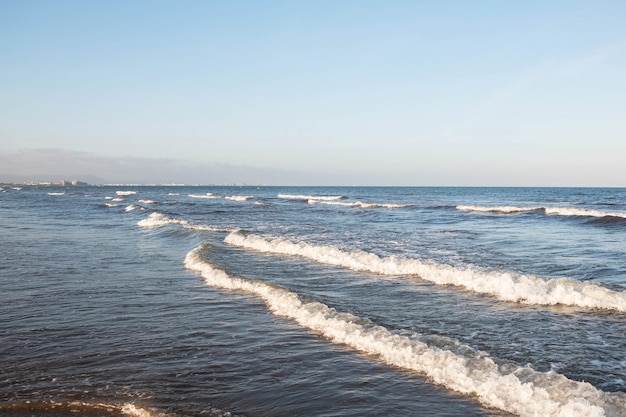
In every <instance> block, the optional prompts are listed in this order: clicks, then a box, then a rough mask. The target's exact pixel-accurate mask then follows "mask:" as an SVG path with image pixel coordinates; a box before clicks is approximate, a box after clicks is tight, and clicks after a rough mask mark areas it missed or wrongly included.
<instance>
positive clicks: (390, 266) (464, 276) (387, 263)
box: [225, 232, 626, 312]
mask: <svg viewBox="0 0 626 417" xmlns="http://www.w3.org/2000/svg"><path fill="white" fill-rule="evenodd" d="M225 242H226V243H228V244H230V245H233V246H238V247H242V248H246V249H252V250H256V251H259V252H265V253H274V254H282V255H295V256H302V257H304V258H307V259H311V260H314V261H317V262H320V263H324V264H328V265H334V266H340V267H345V268H349V269H352V270H354V271H363V272H372V273H376V274H381V275H416V276H419V277H420V278H421V279H423V280H425V281H430V282H433V283H435V284H438V285H455V286H459V287H463V288H465V289H467V290H470V291H474V292H477V293H481V294H488V295H491V296H494V297H497V298H499V299H501V300H504V301H510V302H519V303H524V304H535V305H556V304H563V305H570V306H577V307H584V308H599V309H607V310H616V311H621V312H626V292H618V291H614V290H611V289H609V288H605V287H601V286H599V285H596V284H593V283H590V282H582V281H577V280H574V279H569V278H558V279H546V278H542V277H538V276H534V275H522V274H517V273H513V272H506V271H504V272H502V271H482V270H478V269H476V268H471V267H467V268H455V267H452V266H449V265H445V264H438V263H436V262H433V261H422V260H419V259H405V258H397V257H394V256H391V257H386V258H381V257H379V256H378V255H376V254H373V253H367V252H362V251H350V252H346V251H342V250H340V249H338V248H335V247H333V246H318V245H310V244H307V243H303V242H300V243H293V242H291V241H289V240H285V239H273V240H267V239H265V238H263V237H261V236H257V235H244V234H242V233H240V232H233V233H231V234H229V235H228V236H226V238H225Z"/></svg>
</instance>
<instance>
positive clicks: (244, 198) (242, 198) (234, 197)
mask: <svg viewBox="0 0 626 417" xmlns="http://www.w3.org/2000/svg"><path fill="white" fill-rule="evenodd" d="M224 198H225V199H226V200H232V201H248V200H251V199H253V198H254V197H253V196H249V195H231V196H228V197H224Z"/></svg>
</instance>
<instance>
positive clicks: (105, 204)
mask: <svg viewBox="0 0 626 417" xmlns="http://www.w3.org/2000/svg"><path fill="white" fill-rule="evenodd" d="M104 206H105V207H109V208H112V207H119V205H118V204H113V203H104Z"/></svg>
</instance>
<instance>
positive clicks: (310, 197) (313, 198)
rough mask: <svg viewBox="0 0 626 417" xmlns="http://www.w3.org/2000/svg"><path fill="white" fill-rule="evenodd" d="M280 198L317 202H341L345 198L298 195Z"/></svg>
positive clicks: (285, 195)
mask: <svg viewBox="0 0 626 417" xmlns="http://www.w3.org/2000/svg"><path fill="white" fill-rule="evenodd" d="M278 198H283V199H287V200H307V201H308V200H315V201H332V200H341V199H344V198H345V197H344V196H342V195H298V194H278Z"/></svg>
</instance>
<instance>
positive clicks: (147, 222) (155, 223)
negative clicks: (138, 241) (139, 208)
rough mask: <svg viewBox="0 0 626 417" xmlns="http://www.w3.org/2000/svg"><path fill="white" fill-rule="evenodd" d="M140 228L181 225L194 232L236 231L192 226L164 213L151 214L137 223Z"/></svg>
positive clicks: (185, 221)
mask: <svg viewBox="0 0 626 417" xmlns="http://www.w3.org/2000/svg"><path fill="white" fill-rule="evenodd" d="M137 225H138V226H139V227H145V228H154V227H163V226H168V225H179V226H182V227H184V228H185V229H193V230H203V231H209V232H233V231H234V229H226V228H220V227H211V226H203V225H198V224H192V223H190V222H188V221H187V220H180V219H173V218H171V217H168V216H166V215H165V214H163V213H157V212H155V213H151V214H150V216H148V217H147V218H145V219H143V220H139V221H138V222H137Z"/></svg>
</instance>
